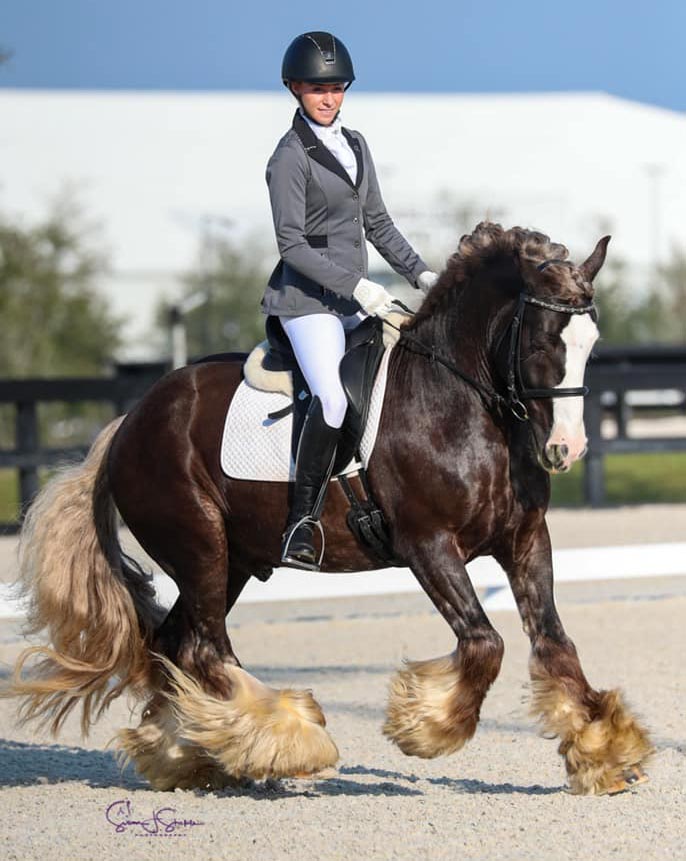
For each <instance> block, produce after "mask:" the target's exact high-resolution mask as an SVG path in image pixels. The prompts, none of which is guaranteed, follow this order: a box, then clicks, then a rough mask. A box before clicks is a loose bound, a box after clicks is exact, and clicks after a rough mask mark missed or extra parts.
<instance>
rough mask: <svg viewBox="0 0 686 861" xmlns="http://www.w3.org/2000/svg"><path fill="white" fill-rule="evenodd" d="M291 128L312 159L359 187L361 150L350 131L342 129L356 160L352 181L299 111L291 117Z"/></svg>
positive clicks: (355, 187) (354, 186)
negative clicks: (355, 171) (355, 175)
mask: <svg viewBox="0 0 686 861" xmlns="http://www.w3.org/2000/svg"><path fill="white" fill-rule="evenodd" d="M293 130H294V131H295V133H296V134H297V135H298V137H299V138H300V140H301V141H302V144H303V146H304V147H305V152H306V153H307V154H308V156H309V157H310V158H311V159H312V160H313V161H316V162H317V163H318V164H320V165H321V166H322V167H325V168H326V169H327V170H330V171H331V172H332V173H335V174H336V176H340V178H341V179H342V180H343V181H344V182H347V183H348V185H349V186H351V187H352V188H354V189H358V188H359V187H360V182H361V180H362V152H361V148H360V143H359V141H358V140H356V138H354V137H353V136H352V135H351V134H350V132H348V131H347V129H343V134H344V135H345V138H346V140H347V141H348V143H349V144H350V146H351V147H352V148H353V152H354V153H355V159H356V160H357V179H356V182H353V181H352V180H351V179H350V176H349V174H348V171H347V170H346V169H345V168H344V167H343V165H342V164H341V163H340V162H339V161H338V159H337V158H336V156H335V155H334V154H333V153H332V152H331V150H330V149H328V147H325V146H324V144H323V143H322V142H321V141H320V140H319V138H318V137H317V135H316V134H315V133H314V132H313V131H312V129H311V128H310V127H309V126H308V125H307V123H306V122H305V120H304V119H303V118H302V117H301V116H300V111H296V112H295V117H294V118H293Z"/></svg>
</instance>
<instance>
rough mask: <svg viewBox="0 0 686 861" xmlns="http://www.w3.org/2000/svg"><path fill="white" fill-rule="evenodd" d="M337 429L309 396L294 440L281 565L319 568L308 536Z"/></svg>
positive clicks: (333, 452) (322, 492)
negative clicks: (292, 483)
mask: <svg viewBox="0 0 686 861" xmlns="http://www.w3.org/2000/svg"><path fill="white" fill-rule="evenodd" d="M339 436H340V428H332V427H330V426H329V425H327V423H326V422H325V421H324V411H323V410H322V404H321V401H320V400H319V398H318V397H316V396H315V397H313V398H312V403H311V404H310V406H309V409H308V411H307V415H306V416H305V421H304V423H303V428H302V431H301V433H300V440H299V441H298V452H297V455H296V458H295V487H294V489H293V500H292V502H291V509H290V512H289V514H288V522H287V523H286V531H285V532H284V534H283V545H282V547H281V564H282V565H289V566H291V567H292V568H304V569H306V570H308V571H319V564H318V561H317V554H316V552H315V549H314V546H313V541H312V535H313V527H314V526H315V525H316V524H317V523H318V521H319V517H320V515H321V513H322V509H323V508H324V497H325V496H326V488H327V485H328V483H329V479H330V478H331V472H332V470H333V464H334V459H335V456H336V446H337V445H338V438H339Z"/></svg>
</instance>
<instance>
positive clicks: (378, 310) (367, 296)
mask: <svg viewBox="0 0 686 861" xmlns="http://www.w3.org/2000/svg"><path fill="white" fill-rule="evenodd" d="M353 298H354V299H356V300H357V301H358V302H359V303H360V306H361V308H362V310H363V311H364V312H365V313H366V314H370V315H372V316H375V317H386V316H387V315H388V314H389V313H390V312H391V311H392V310H393V305H392V303H393V301H394V298H393V296H391V294H390V293H389V292H388V291H387V290H386V289H385V288H384V287H382V286H381V284H377V283H376V282H375V281H369V280H368V279H367V278H360V280H359V281H358V282H357V286H356V287H355V289H354V290H353Z"/></svg>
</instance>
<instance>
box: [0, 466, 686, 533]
mask: <svg viewBox="0 0 686 861" xmlns="http://www.w3.org/2000/svg"><path fill="white" fill-rule="evenodd" d="M552 485H553V497H552V505H554V506H575V505H576V506H580V505H583V501H584V500H583V465H582V464H576V465H575V466H574V467H573V469H572V470H571V472H569V473H567V474H566V475H556V476H554V477H553V480H552ZM605 487H606V496H607V499H606V501H607V503H608V504H609V505H631V504H638V503H646V502H686V453H665V454H613V455H608V457H606V458H605ZM18 515H19V498H18V479H17V475H16V473H15V472H14V470H11V469H0V523H10V522H11V521H13V520H15V519H16V518H17V517H18Z"/></svg>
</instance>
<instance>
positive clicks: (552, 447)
mask: <svg viewBox="0 0 686 861" xmlns="http://www.w3.org/2000/svg"><path fill="white" fill-rule="evenodd" d="M573 460H574V459H573V458H572V456H571V455H570V452H569V446H568V445H565V444H564V443H562V444H560V445H557V444H554V443H553V444H550V443H548V445H546V446H545V448H544V449H543V451H542V452H541V456H540V462H541V466H542V467H543V469H545V470H546V471H547V472H552V473H557V472H567V471H568V470H569V468H570V467H571V465H572V462H573Z"/></svg>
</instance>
